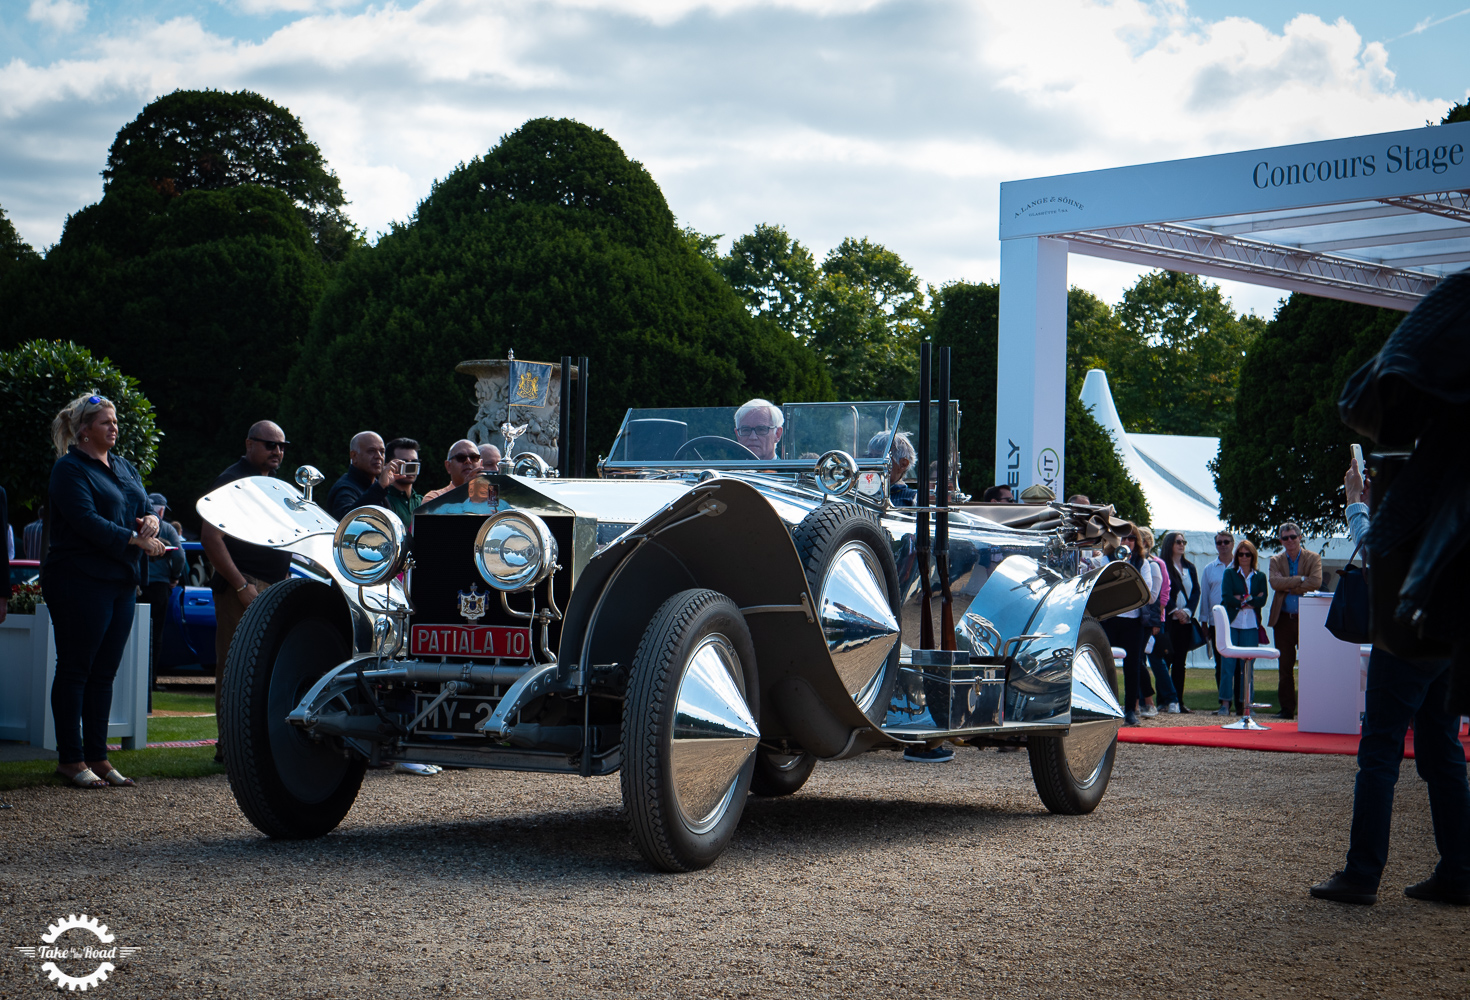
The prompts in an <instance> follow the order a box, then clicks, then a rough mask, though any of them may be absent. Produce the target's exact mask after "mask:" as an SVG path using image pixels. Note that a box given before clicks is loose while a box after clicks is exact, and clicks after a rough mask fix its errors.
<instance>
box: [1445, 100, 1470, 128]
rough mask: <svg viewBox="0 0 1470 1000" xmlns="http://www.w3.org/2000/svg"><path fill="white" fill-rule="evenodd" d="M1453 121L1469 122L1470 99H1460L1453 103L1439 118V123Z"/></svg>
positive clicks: (1451, 123)
mask: <svg viewBox="0 0 1470 1000" xmlns="http://www.w3.org/2000/svg"><path fill="white" fill-rule="evenodd" d="M1455 122H1470V101H1460V102H1459V103H1458V104H1453V105H1451V106H1450V109H1449V110H1448V111H1446V112H1445V113H1444V117H1443V118H1441V119H1440V120H1439V123H1440V124H1441V125H1453V124H1454V123H1455Z"/></svg>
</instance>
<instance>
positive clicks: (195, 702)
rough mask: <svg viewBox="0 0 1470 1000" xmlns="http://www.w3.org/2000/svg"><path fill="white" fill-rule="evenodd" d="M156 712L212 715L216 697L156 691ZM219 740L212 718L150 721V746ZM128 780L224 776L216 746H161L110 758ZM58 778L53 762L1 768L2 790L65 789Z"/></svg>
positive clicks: (16, 763) (115, 752)
mask: <svg viewBox="0 0 1470 1000" xmlns="http://www.w3.org/2000/svg"><path fill="white" fill-rule="evenodd" d="M153 708H154V710H155V711H165V712H211V713H212V712H213V711H214V694H213V692H211V693H209V694H179V693H176V692H173V691H155V692H153ZM218 735H219V727H218V726H216V725H215V720H214V716H213V715H209V716H206V717H193V718H191V717H189V716H181V715H170V716H159V715H155V716H153V717H151V718H150V719H149V720H148V742H150V743H173V742H176V741H181V740H212V739H214V738H215V737H217V736H218ZM107 759H108V760H110V761H112V764H113V766H114V767H116V768H117V769H118V770H119V771H121V772H122V773H123V774H126V775H127V776H128V777H129V778H202V777H204V776H205V775H210V774H223V773H224V772H225V769H224V766H223V765H221V764H216V763H215V762H214V747H212V746H210V747H157V748H154V749H152V750H113V751H111V752H110V753H109V754H108V755H107ZM64 784H66V782H64V781H62V779H60V778H58V777H56V762H55V761H54V760H23V761H11V762H7V763H0V791H5V790H8V789H12V788H22V787H25V786H28V785H64Z"/></svg>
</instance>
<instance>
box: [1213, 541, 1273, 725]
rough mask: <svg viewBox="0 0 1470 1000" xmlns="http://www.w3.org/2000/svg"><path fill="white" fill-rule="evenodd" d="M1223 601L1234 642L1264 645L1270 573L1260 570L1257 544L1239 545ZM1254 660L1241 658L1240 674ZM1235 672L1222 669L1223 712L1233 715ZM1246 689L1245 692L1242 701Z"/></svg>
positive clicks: (1223, 588) (1227, 575)
mask: <svg viewBox="0 0 1470 1000" xmlns="http://www.w3.org/2000/svg"><path fill="white" fill-rule="evenodd" d="M1220 604H1221V605H1223V606H1224V608H1225V613H1226V614H1228V615H1232V616H1233V617H1232V618H1231V619H1230V641H1231V642H1232V643H1234V644H1235V645H1237V646H1259V645H1260V644H1261V641H1260V634H1261V618H1260V610H1261V609H1262V608H1264V607H1265V606H1266V574H1265V573H1262V572H1261V571H1260V570H1258V569H1256V547H1255V546H1254V545H1252V544H1251V543H1250V542H1248V541H1246V540H1244V539H1241V541H1240V543H1239V544H1238V545H1236V546H1235V564H1234V565H1233V566H1231V567H1230V568H1229V569H1227V570H1226V571H1225V577H1224V579H1223V580H1222V581H1221V587H1220ZM1253 662H1254V661H1253V660H1241V661H1240V664H1241V667H1240V674H1241V676H1242V677H1244V676H1245V671H1247V670H1249V669H1250V665H1251V664H1252V663H1253ZM1235 673H1236V672H1235V671H1234V670H1221V671H1220V691H1219V694H1220V711H1218V712H1216V713H1215V714H1216V715H1229V714H1230V700H1231V698H1233V697H1234V695H1235ZM1244 699H1245V692H1242V693H1241V700H1242V701H1243V700H1244Z"/></svg>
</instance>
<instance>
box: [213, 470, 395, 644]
mask: <svg viewBox="0 0 1470 1000" xmlns="http://www.w3.org/2000/svg"><path fill="white" fill-rule="evenodd" d="M194 509H195V510H196V511H198V512H199V516H200V517H201V518H203V519H204V520H205V521H208V522H209V523H210V524H212V525H214V526H215V527H216V528H218V529H219V530H220V531H222V532H224V533H225V534H226V535H229V536H230V537H231V538H236V539H239V540H240V541H242V542H249V543H250V544H251V545H261V546H264V547H266V548H271V549H280V550H282V551H284V552H290V553H291V554H292V555H293V556H294V557H296V558H297V559H298V560H300V561H302V562H304V563H305V564H306V566H307V567H308V568H310V569H311V570H312V571H313V572H315V573H316V574H317V575H319V576H324V577H326V578H328V579H330V580H331V581H332V582H333V583H334V584H335V585H336V589H337V592H338V593H339V594H341V595H342V599H343V600H344V601H345V602H346V604H347V608H348V610H349V612H350V613H351V615H352V633H353V647H354V650H355V651H356V652H359V653H365V652H369V651H371V650H372V648H373V626H374V625H375V624H376V623H377V620H378V619H379V618H381V617H383V612H385V611H388V610H389V609H404V608H407V607H408V597H407V595H406V594H405V593H404V591H403V585H402V584H401V583H399V582H398V580H396V579H395V580H389V581H388V582H387V583H386V584H382V585H379V586H377V587H358V585H357V584H355V583H353V582H351V581H350V580H348V579H347V578H346V577H344V576H343V575H342V572H341V571H340V570H339V569H338V568H337V561H336V560H335V559H334V558H332V537H333V535H334V534H335V533H336V531H337V520H336V518H334V517H332V516H331V515H330V514H328V513H327V512H326V511H324V510H322V509H321V508H320V507H318V506H317V505H316V504H315V503H313V502H311V501H309V500H303V499H302V498H301V495H300V494H299V493H298V492H297V491H296V489H295V488H294V487H292V486H291V485H290V484H288V483H286V482H284V481H282V480H280V479H273V478H271V477H269V476H249V477H247V478H245V479H237V480H235V481H234V482H231V483H226V484H225V485H223V486H221V487H220V488H219V489H217V490H212V491H210V492H209V493H206V494H205V495H204V496H202V497H200V498H199V502H198V503H197V504H195V505H194ZM403 639H404V637H401V636H400V637H398V639H397V640H395V641H394V642H393V643H390V646H391V645H394V644H397V643H398V642H401V641H403Z"/></svg>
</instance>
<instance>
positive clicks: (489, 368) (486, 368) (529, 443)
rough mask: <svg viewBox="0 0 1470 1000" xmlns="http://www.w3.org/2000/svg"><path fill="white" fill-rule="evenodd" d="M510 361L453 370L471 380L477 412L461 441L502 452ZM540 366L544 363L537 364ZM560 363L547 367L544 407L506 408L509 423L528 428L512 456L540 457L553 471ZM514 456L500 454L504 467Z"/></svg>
mask: <svg viewBox="0 0 1470 1000" xmlns="http://www.w3.org/2000/svg"><path fill="white" fill-rule="evenodd" d="M514 357H515V356H514V355H512V356H511V359H509V360H508V359H506V358H496V359H494V360H489V361H463V362H460V363H459V364H458V365H456V366H455V368H454V370H455V371H457V372H464V373H465V374H466V375H473V376H474V377H475V401H476V402H477V403H478V404H479V408H478V409H477V410H476V411H475V422H474V423H473V424H471V425H470V429H469V430H468V431H466V432H465V437H467V438H469V439H470V440H471V441H473V442H475V444H493V445H495V447H497V448H499V449H500V450H501V451H502V452H504V451H505V439H504V438H503V437H502V436H501V433H500V425H501V424H502V423H505V421H506V419H507V418H506V402H507V401H508V400H509V399H510V361H511V360H514ZM539 363H541V364H544V363H545V362H539ZM578 377H580V376H579V374H578V372H577V366H576V365H573V366H572V378H573V379H576V378H578ZM561 389H562V386H561V363H560V362H556V363H553V364H552V365H551V391H550V392H549V393H548V394H547V396H546V405H545V406H513V407H511V408H510V417H509V419H510V422H511V423H512V424H515V425H516V426H520V425H521V424H529V425H530V426H529V427H527V429H526V433H525V434H524V435H522V436H521V437H519V438H517V439H516V442H515V454H516V455H519V454H520V453H522V452H526V451H530V452H535V453H536V454H537V455H540V456H541V458H542V460H543V461H544V462H546V464H547V465H550V466H551V467H552V468H556V466H557V461H558V458H559V457H560V455H559V452H558V448H557V433H558V432H559V431H560V430H561ZM514 457H515V455H507V454H502V455H501V458H502V459H503V460H504V461H506V462H507V463H508V462H510V460H511V459H513V458H514Z"/></svg>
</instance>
